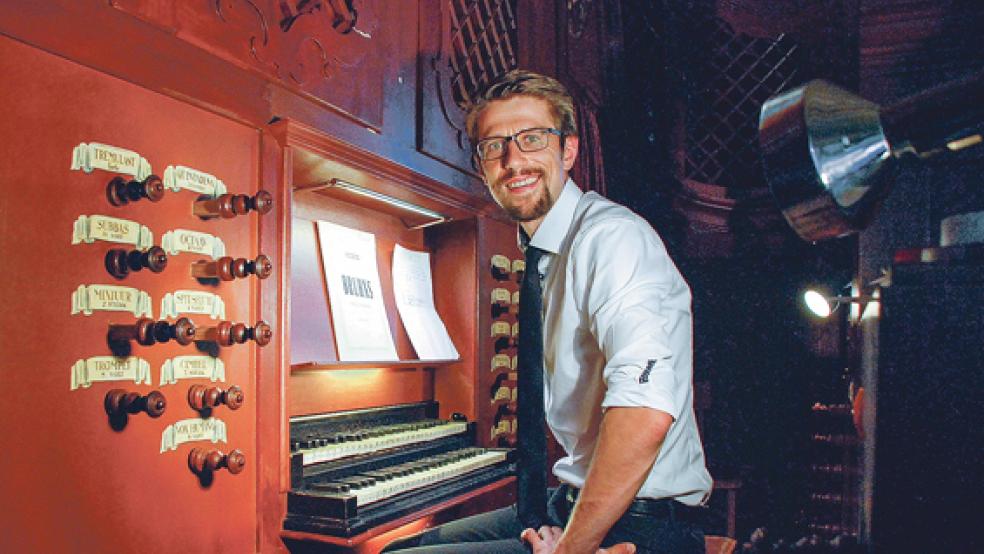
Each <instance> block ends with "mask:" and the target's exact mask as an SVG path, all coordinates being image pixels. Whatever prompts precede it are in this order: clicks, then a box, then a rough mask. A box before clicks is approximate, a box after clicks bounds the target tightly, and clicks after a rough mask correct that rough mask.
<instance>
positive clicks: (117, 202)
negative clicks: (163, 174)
mask: <svg viewBox="0 0 984 554" xmlns="http://www.w3.org/2000/svg"><path fill="white" fill-rule="evenodd" d="M143 198H146V199H147V200H150V201H151V202H157V201H158V200H160V199H161V198H164V182H163V181H161V178H160V177H158V176H157V175H148V176H147V178H146V179H144V180H142V181H127V180H126V179H124V178H123V177H120V176H116V177H113V179H112V180H111V181H110V182H109V184H107V185H106V199H107V200H109V203H110V204H112V205H114V206H125V205H126V204H129V203H130V202H136V201H137V200H140V199H143Z"/></svg>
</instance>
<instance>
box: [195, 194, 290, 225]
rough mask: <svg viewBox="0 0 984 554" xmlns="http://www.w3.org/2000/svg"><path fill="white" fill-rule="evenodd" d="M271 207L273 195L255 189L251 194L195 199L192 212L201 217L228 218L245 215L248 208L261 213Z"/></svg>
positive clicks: (248, 210) (266, 211)
mask: <svg viewBox="0 0 984 554" xmlns="http://www.w3.org/2000/svg"><path fill="white" fill-rule="evenodd" d="M272 208H273V195H272V194H270V193H269V192H267V191H265V190H260V191H257V193H256V194H255V195H253V196H246V195H245V194H223V195H221V196H218V197H216V198H208V197H205V198H202V199H200V200H196V201H195V204H194V205H193V206H192V212H193V213H194V214H195V215H197V216H198V217H200V218H202V219H211V218H215V217H221V218H223V219H228V218H232V217H236V216H237V215H246V214H248V213H249V212H250V210H252V211H254V212H256V213H258V214H260V215H263V214H265V213H268V212H269V211H270V210H271V209H272Z"/></svg>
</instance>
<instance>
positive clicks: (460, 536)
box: [383, 485, 704, 554]
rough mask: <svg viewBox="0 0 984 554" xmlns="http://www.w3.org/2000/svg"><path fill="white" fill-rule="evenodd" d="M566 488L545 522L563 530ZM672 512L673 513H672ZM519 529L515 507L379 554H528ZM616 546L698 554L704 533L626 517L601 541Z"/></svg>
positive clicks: (662, 520) (681, 524)
mask: <svg viewBox="0 0 984 554" xmlns="http://www.w3.org/2000/svg"><path fill="white" fill-rule="evenodd" d="M567 496H568V495H567V487H566V485H564V486H561V487H560V488H559V489H556V490H554V491H553V492H552V493H551V495H550V500H549V502H548V505H547V519H548V520H549V522H550V524H551V525H555V526H557V527H564V526H565V524H566V523H567V519H568V518H569V517H570V512H571V509H572V508H573V505H572V504H571V503H570V502H569V501H568V499H567ZM671 512H672V510H671ZM522 532H523V526H522V525H521V524H520V523H519V519H518V518H517V516H516V506H515V505H514V506H510V507H508V508H500V509H498V510H493V511H491V512H487V513H484V514H479V515H476V516H471V517H466V518H463V519H459V520H457V521H452V522H450V523H447V524H444V525H441V526H440V527H435V528H433V529H428V530H427V531H424V532H423V533H420V534H418V535H414V536H412V537H407V538H404V539H400V540H397V541H394V542H392V543H390V544H389V545H387V546H386V548H385V549H383V552H399V553H400V554H513V553H515V554H528V553H529V551H530V550H529V547H528V546H526V543H524V542H522V541H521V540H519V534H520V533H522ZM620 542H631V543H633V544H634V545H636V552H637V553H638V554H703V553H704V531H703V529H702V528H701V526H700V525H699V524H698V523H695V522H692V521H682V520H680V519H679V518H675V517H673V515H672V514H670V515H669V516H668V517H655V516H652V515H644V514H640V513H635V512H633V511H628V512H626V513H625V514H623V515H622V517H621V518H619V520H618V521H617V522H616V523H615V525H614V526H613V527H612V528H611V530H610V531H609V532H608V535H607V536H605V540H604V541H602V543H601V545H602V546H603V547H604V546H611V545H613V544H616V543H620Z"/></svg>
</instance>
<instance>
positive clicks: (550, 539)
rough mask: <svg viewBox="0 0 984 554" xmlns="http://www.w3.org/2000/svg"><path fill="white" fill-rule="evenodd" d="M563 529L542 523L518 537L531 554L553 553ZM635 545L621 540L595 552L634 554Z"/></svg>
mask: <svg viewBox="0 0 984 554" xmlns="http://www.w3.org/2000/svg"><path fill="white" fill-rule="evenodd" d="M563 534H564V530H563V529H561V528H560V527H550V526H547V525H544V526H543V527H540V531H539V532H537V531H535V530H534V529H532V528H528V529H525V530H523V532H522V534H520V535H519V538H521V539H522V540H523V542H526V543H527V544H529V545H530V547H532V548H533V554H553V553H554V552H556V551H557V545H558V544H559V543H560V537H561V535H563ZM634 553H635V545H634V544H632V543H630V542H621V543H618V544H616V545H614V546H612V547H610V548H599V549H598V551H597V553H596V554H634Z"/></svg>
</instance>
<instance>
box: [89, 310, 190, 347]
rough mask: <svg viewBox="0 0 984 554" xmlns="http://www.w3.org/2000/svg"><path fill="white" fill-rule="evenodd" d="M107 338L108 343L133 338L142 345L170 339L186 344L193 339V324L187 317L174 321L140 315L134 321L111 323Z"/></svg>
mask: <svg viewBox="0 0 984 554" xmlns="http://www.w3.org/2000/svg"><path fill="white" fill-rule="evenodd" d="M108 338H109V342H110V343H120V342H129V341H131V340H133V341H136V342H137V344H140V345H143V346H151V345H153V344H156V343H159V342H161V343H163V342H168V341H169V340H171V339H174V341H175V342H177V343H178V344H180V345H187V344H191V342H192V341H193V340H194V339H195V324H194V323H192V322H191V320H190V319H188V318H187V317H182V318H179V319H178V320H177V321H175V322H174V323H168V322H167V321H154V320H153V319H150V318H148V317H141V318H140V319H138V320H137V321H136V322H135V323H129V324H119V323H111V324H110V325H109V333H108Z"/></svg>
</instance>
